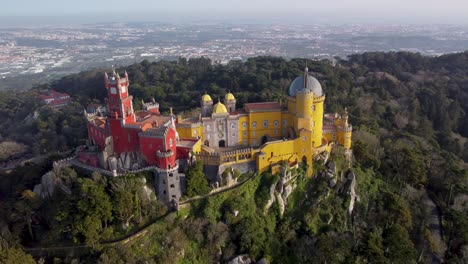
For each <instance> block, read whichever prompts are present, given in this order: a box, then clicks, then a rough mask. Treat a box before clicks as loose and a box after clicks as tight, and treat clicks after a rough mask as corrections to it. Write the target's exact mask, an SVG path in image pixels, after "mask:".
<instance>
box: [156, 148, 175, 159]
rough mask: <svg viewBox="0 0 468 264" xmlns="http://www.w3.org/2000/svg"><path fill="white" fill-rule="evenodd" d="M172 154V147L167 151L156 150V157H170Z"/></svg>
mask: <svg viewBox="0 0 468 264" xmlns="http://www.w3.org/2000/svg"><path fill="white" fill-rule="evenodd" d="M173 155H174V152H173V151H172V149H169V150H167V151H161V150H158V151H157V152H156V156H158V158H169V157H172V156H173Z"/></svg>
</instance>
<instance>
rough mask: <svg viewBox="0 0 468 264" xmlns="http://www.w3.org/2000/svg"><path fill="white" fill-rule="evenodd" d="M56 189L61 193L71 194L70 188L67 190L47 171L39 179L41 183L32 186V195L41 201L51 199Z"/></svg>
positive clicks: (53, 174)
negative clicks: (41, 199) (34, 194)
mask: <svg viewBox="0 0 468 264" xmlns="http://www.w3.org/2000/svg"><path fill="white" fill-rule="evenodd" d="M56 188H60V189H61V190H62V191H63V192H65V193H67V194H71V190H70V188H68V187H67V186H66V185H65V184H64V183H63V181H62V179H60V177H58V176H57V175H56V174H55V172H53V171H49V172H47V173H46V174H44V175H43V176H42V177H41V183H40V184H36V186H34V189H33V191H34V193H36V194H37V195H38V196H39V197H41V198H43V199H48V198H50V197H52V195H53V194H54V192H55V191H56Z"/></svg>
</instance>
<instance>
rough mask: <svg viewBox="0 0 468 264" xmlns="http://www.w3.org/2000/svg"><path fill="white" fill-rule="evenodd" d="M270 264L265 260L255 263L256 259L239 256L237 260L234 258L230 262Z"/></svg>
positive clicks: (231, 263) (236, 263) (233, 263)
mask: <svg viewBox="0 0 468 264" xmlns="http://www.w3.org/2000/svg"><path fill="white" fill-rule="evenodd" d="M251 263H252V264H253V263H256V264H269V263H270V262H268V260H266V259H265V258H262V259H260V260H259V261H255V260H254V259H251V258H250V257H249V255H239V256H237V257H235V258H233V259H232V260H231V261H229V262H228V264H251Z"/></svg>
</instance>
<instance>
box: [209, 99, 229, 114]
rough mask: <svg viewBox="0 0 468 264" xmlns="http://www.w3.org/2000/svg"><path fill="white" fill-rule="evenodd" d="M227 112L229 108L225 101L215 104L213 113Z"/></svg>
mask: <svg viewBox="0 0 468 264" xmlns="http://www.w3.org/2000/svg"><path fill="white" fill-rule="evenodd" d="M227 112H228V110H227V108H226V106H225V105H224V104H223V103H221V102H217V103H216V104H215V105H213V114H225V113H227Z"/></svg>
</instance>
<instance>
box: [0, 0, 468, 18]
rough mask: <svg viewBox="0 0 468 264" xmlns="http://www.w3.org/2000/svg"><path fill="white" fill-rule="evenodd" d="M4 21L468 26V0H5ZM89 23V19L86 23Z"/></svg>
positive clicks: (2, 13)
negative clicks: (53, 19) (54, 18)
mask: <svg viewBox="0 0 468 264" xmlns="http://www.w3.org/2000/svg"><path fill="white" fill-rule="evenodd" d="M2 2H3V3H2V5H1V8H0V17H1V16H3V17H9V16H18V15H20V16H29V17H30V18H31V19H32V17H38V16H62V17H63V16H68V17H69V16H70V15H72V14H73V15H79V16H87V17H92V18H93V19H92V20H101V21H105V20H109V21H117V20H121V21H138V20H155V21H158V20H159V21H168V20H171V21H189V20H193V21H195V20H210V19H213V20H219V19H228V20H235V19H247V20H249V19H250V20H268V21H276V22H278V21H284V22H301V23H320V22H327V23H333V22H336V23H343V22H345V23H353V22H355V23H436V24H446V23H448V24H468V0H229V1H225V0H74V1H71V0H3V1H2ZM84 23H86V21H84Z"/></svg>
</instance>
